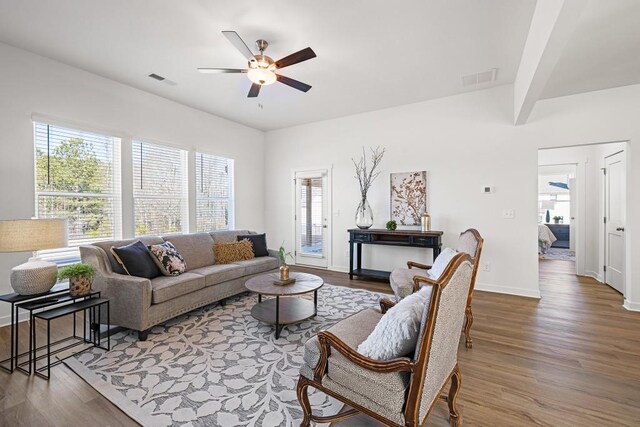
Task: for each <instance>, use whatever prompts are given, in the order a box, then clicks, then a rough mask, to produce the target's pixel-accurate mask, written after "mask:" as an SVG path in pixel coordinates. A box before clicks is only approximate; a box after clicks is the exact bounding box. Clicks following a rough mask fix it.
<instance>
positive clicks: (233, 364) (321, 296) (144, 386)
mask: <svg viewBox="0 0 640 427" xmlns="http://www.w3.org/2000/svg"><path fill="white" fill-rule="evenodd" d="M312 295H313V294H311V296H312ZM381 296H382V295H380V294H376V293H373V292H369V291H364V290H355V289H349V288H344V287H339V286H331V285H325V286H323V287H322V288H321V289H320V290H319V292H318V315H317V316H316V318H315V319H310V320H307V321H305V322H302V323H300V324H295V325H288V326H286V327H285V328H284V329H283V331H282V334H281V336H280V338H279V339H278V340H276V339H275V336H274V333H273V332H274V329H273V327H272V326H270V325H266V324H263V323H260V322H258V321H257V320H255V319H254V318H253V317H251V314H250V310H251V307H252V306H253V305H254V304H255V303H256V302H257V296H256V295H249V294H243V295H240V296H237V297H235V298H232V299H229V300H227V305H226V306H224V307H221V306H219V305H218V304H212V305H210V306H207V307H204V308H202V309H198V310H194V311H192V312H190V313H188V314H186V315H183V316H180V317H178V318H176V319H173V320H171V321H169V322H167V323H165V324H163V325H161V326H157V327H154V328H153V330H152V333H151V334H150V335H149V339H148V340H147V341H145V342H142V341H138V340H137V336H136V335H134V334H131V333H129V332H120V333H117V334H115V335H114V336H112V337H111V345H112V347H111V348H112V350H111V351H109V352H106V351H104V350H100V349H91V350H88V351H86V352H85V353H82V354H80V355H78V356H76V357H73V358H69V359H67V360H66V361H65V364H66V365H67V366H69V367H70V368H71V369H72V370H73V371H75V372H76V373H77V374H78V375H80V376H81V377H82V378H83V379H84V380H85V381H87V382H88V383H89V384H91V385H92V386H93V387H94V388H95V389H96V390H97V391H98V392H100V393H101V394H103V395H104V396H105V397H106V398H108V399H109V400H111V401H112V402H113V403H114V404H115V405H117V406H118V407H120V408H121V409H122V410H123V411H124V412H125V413H126V414H127V415H129V416H130V417H131V418H133V419H134V420H136V421H137V422H139V423H140V424H142V425H145V426H146V425H148V426H224V427H230V426H265V427H267V426H297V425H299V423H300V420H301V418H302V413H301V411H300V406H299V404H298V400H297V398H296V392H295V386H296V382H297V380H298V369H299V367H300V366H301V364H302V351H303V350H302V349H303V345H304V343H305V342H306V341H307V339H309V338H310V337H311V336H313V335H314V334H316V333H317V332H318V331H321V330H323V329H326V328H328V327H329V326H331V325H333V324H334V323H336V322H337V321H339V320H341V319H343V318H345V317H347V316H349V315H351V314H353V313H356V312H358V311H360V310H362V309H363V308H366V307H376V306H377V305H378V300H379V299H380V297H381ZM309 390H310V391H312V393H311V394H310V397H309V399H310V401H311V404H312V405H313V408H314V413H317V414H318V415H320V414H322V415H332V414H335V413H337V412H338V411H339V410H340V408H341V406H342V405H341V404H339V403H338V402H337V401H336V400H334V399H332V398H329V397H327V396H326V395H324V394H322V393H320V392H317V391H315V390H313V389H309Z"/></svg>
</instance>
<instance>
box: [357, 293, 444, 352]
mask: <svg viewBox="0 0 640 427" xmlns="http://www.w3.org/2000/svg"><path fill="white" fill-rule="evenodd" d="M432 289H433V287H432V286H424V287H422V288H421V289H420V290H419V291H418V292H415V293H413V294H411V295H409V296H408V297H405V298H403V299H402V300H400V302H398V303H397V304H396V305H394V306H393V307H391V308H390V309H389V310H388V311H387V312H386V313H385V314H384V316H382V318H381V319H380V321H379V322H378V324H377V325H376V327H375V328H374V329H373V331H372V332H371V334H370V335H369V336H368V337H367V339H366V340H364V341H363V342H362V343H361V344H360V345H359V346H358V353H360V354H362V355H363V356H367V357H370V358H371V359H375V360H390V359H395V358H396V357H403V356H407V355H409V354H413V353H414V352H415V349H416V343H417V342H418V332H419V331H420V322H421V321H422V316H423V312H424V310H425V304H426V302H427V300H428V299H430V297H431V291H432Z"/></svg>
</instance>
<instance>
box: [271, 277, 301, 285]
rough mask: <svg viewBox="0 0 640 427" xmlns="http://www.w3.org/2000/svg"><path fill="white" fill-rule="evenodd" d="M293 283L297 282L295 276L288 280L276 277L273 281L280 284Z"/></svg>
mask: <svg viewBox="0 0 640 427" xmlns="http://www.w3.org/2000/svg"><path fill="white" fill-rule="evenodd" d="M292 283H296V278H295V277H290V278H288V279H287V280H280V279H276V280H274V281H273V284H274V285H278V286H284V285H291V284H292Z"/></svg>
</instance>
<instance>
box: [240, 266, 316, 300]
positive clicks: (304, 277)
mask: <svg viewBox="0 0 640 427" xmlns="http://www.w3.org/2000/svg"><path fill="white" fill-rule="evenodd" d="M289 277H290V278H294V277H295V279H296V281H295V283H291V284H290V285H275V284H274V283H273V281H274V280H278V279H279V278H280V274H279V273H267V274H261V275H259V276H256V277H252V278H251V279H249V280H247V282H246V283H245V284H244V286H245V287H246V288H247V289H248V290H250V291H252V292H257V293H259V294H262V295H274V296H286V295H300V294H306V293H308V292H313V291H315V290H317V289H320V288H321V287H322V285H324V280H322V278H321V277H318V276H316V275H315V274H309V273H297V272H292V273H290V274H289Z"/></svg>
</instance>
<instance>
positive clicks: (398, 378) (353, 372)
mask: <svg viewBox="0 0 640 427" xmlns="http://www.w3.org/2000/svg"><path fill="white" fill-rule="evenodd" d="M381 318H382V313H380V312H379V311H377V310H374V309H371V308H369V309H365V310H362V311H360V312H359V313H356V314H354V315H353V316H350V317H348V318H346V319H343V320H341V321H340V322H338V323H336V324H335V325H333V326H332V327H330V328H329V329H328V331H329V332H331V333H332V334H334V335H335V336H337V337H338V338H340V339H341V340H342V341H344V342H345V344H347V345H348V346H349V347H351V348H353V349H354V350H355V349H356V348H357V347H358V345H360V343H362V342H363V341H364V340H365V339H366V338H367V337H368V336H369V334H370V333H371V332H372V331H373V329H374V328H375V326H376V325H377V324H378V322H379V321H380V319H381ZM303 360H304V363H305V365H307V368H304V369H301V371H300V372H301V373H302V374H303V375H305V376H306V375H308V373H309V372H310V370H309V368H311V370H313V369H315V367H316V365H317V364H318V361H319V360H320V344H319V342H318V337H317V336H313V337H312V338H310V339H309V340H308V341H307V342H306V343H305V345H304V354H303ZM327 376H328V377H329V378H330V379H331V380H332V381H334V382H336V383H338V384H341V385H342V386H343V387H346V388H348V389H351V390H353V391H356V392H357V393H360V394H365V395H366V393H367V391H371V392H372V393H373V394H376V393H377V394H382V395H384V394H392V395H399V396H402V397H403V398H404V395H405V392H406V389H407V387H408V385H409V374H408V373H407V372H402V373H400V372H393V373H385V374H381V373H377V372H372V371H369V370H367V369H364V368H361V367H358V366H357V365H354V364H353V363H351V362H350V361H349V360H348V359H347V358H346V357H344V356H343V355H342V354H341V353H340V352H338V351H332V352H331V355H330V356H329V364H328V366H327Z"/></svg>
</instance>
